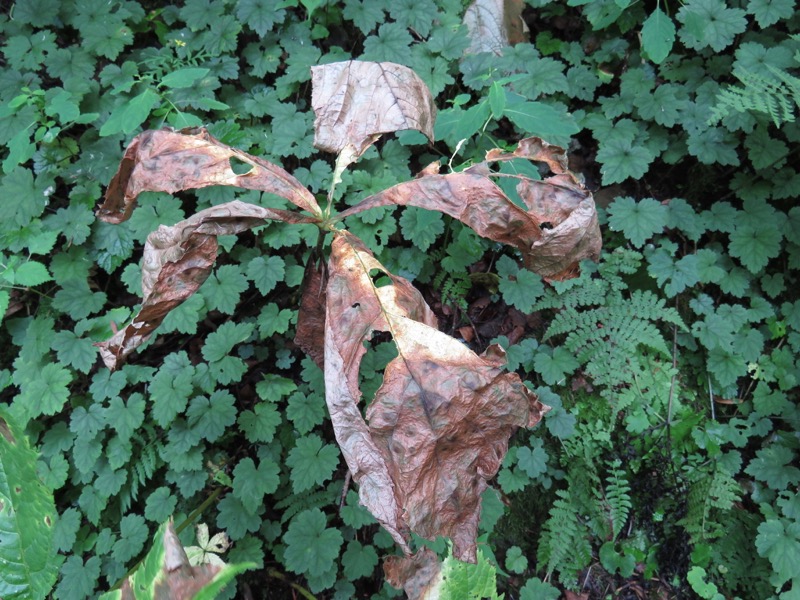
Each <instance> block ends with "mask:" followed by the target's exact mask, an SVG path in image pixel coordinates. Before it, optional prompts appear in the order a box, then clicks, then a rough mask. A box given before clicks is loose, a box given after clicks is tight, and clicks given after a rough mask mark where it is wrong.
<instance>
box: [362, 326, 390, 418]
mask: <svg viewBox="0 0 800 600" xmlns="http://www.w3.org/2000/svg"><path fill="white" fill-rule="evenodd" d="M364 348H366V350H367V352H366V354H364V358H362V359H361V365H360V367H359V370H358V372H359V381H360V385H361V393H362V398H363V399H364V403H363V404H362V405H361V408H362V410H364V411H365V410H366V408H367V406H369V405H370V404H371V403H372V400H373V399H374V398H375V392H377V391H378V388H379V387H381V385H382V384H383V372H384V369H386V365H388V364H389V362H391V361H392V359H394V358H395V357H396V356H397V346H395V344H394V341H393V340H392V336H391V335H390V334H388V333H386V332H375V334H374V336H373V337H372V339H370V340H364Z"/></svg>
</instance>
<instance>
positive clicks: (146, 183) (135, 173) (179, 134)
mask: <svg viewBox="0 0 800 600" xmlns="http://www.w3.org/2000/svg"><path fill="white" fill-rule="evenodd" d="M231 159H234V161H240V162H241V163H246V164H247V165H250V167H251V168H250V170H249V171H248V172H247V173H245V174H243V175H237V174H236V173H235V172H234V171H233V169H232V168H231ZM210 185H230V186H235V187H240V188H245V189H249V190H259V191H262V192H269V193H272V194H276V195H278V196H281V197H282V198H286V199H287V200H289V201H290V202H292V203H293V204H295V205H296V206H299V207H300V208H302V209H303V210H307V211H308V212H310V213H311V214H313V215H315V216H317V217H320V216H321V215H322V211H321V210H320V208H319V205H318V204H317V201H316V199H315V198H314V196H313V194H311V192H309V191H308V190H307V189H306V188H305V187H304V186H303V185H302V184H301V183H300V182H299V181H297V179H295V178H294V177H292V176H291V175H289V173H287V172H286V171H284V170H283V169H282V168H280V167H278V166H277V165H274V164H272V163H270V162H267V161H265V160H263V159H261V158H258V157H255V156H251V155H249V154H247V153H246V152H242V151H241V150H237V149H236V148H231V147H230V146H226V145H225V144H223V143H222V142H220V141H219V140H217V139H215V138H214V137H212V136H211V135H210V134H209V133H208V131H206V129H205V128H202V127H200V128H189V129H182V130H180V131H174V130H172V129H161V130H159V131H145V132H144V133H141V134H139V135H137V136H136V137H135V138H133V141H131V143H130V145H129V146H128V148H127V149H126V150H125V156H124V157H123V159H122V162H121V163H120V166H119V170H118V171H117V173H116V174H115V175H114V177H113V178H112V179H111V183H110V184H109V185H108V189H107V190H106V197H105V202H103V205H102V206H101V207H100V208H99V209H98V211H97V216H98V218H100V219H102V220H103V221H107V222H109V223H121V222H122V221H125V220H126V219H128V218H129V217H130V216H131V212H132V211H133V209H134V208H135V206H136V197H137V196H138V195H139V194H141V193H142V192H169V193H174V192H177V191H181V190H188V189H196V188H203V187H208V186H210Z"/></svg>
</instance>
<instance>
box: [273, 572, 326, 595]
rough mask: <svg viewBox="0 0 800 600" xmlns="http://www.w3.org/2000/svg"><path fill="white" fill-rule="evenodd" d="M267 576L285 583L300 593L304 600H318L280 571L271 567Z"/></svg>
mask: <svg viewBox="0 0 800 600" xmlns="http://www.w3.org/2000/svg"><path fill="white" fill-rule="evenodd" d="M267 575H269V576H270V577H274V578H275V579H280V580H281V581H283V582H284V583H286V584H288V585H289V586H290V587H291V588H292V589H293V590H295V591H296V592H297V593H299V594H300V595H301V596H302V597H303V598H307V599H308V600H317V597H316V596H315V595H314V594H312V593H311V592H309V591H308V590H307V589H306V588H304V587H303V586H302V585H300V584H299V583H295V582H294V581H290V580H289V578H288V577H287V576H286V575H284V574H283V573H281V572H280V571H278V570H277V569H275V568H273V567H270V568H269V569H267Z"/></svg>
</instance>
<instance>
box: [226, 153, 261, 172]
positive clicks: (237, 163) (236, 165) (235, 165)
mask: <svg viewBox="0 0 800 600" xmlns="http://www.w3.org/2000/svg"><path fill="white" fill-rule="evenodd" d="M229 162H230V164H231V171H233V172H234V173H236V174H237V175H247V174H248V173H249V172H250V171H252V170H253V169H254V168H255V167H253V165H251V164H250V163H246V162H244V161H243V160H242V159H240V158H237V157H235V156H231V157H230V159H229Z"/></svg>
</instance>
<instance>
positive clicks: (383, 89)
mask: <svg viewBox="0 0 800 600" xmlns="http://www.w3.org/2000/svg"><path fill="white" fill-rule="evenodd" d="M311 84H312V96H311V105H312V107H313V108H314V114H315V115H316V119H315V120H314V146H315V147H317V148H319V149H320V150H325V151H327V152H333V153H336V154H339V155H340V159H339V161H338V164H337V170H340V171H339V172H341V170H343V169H344V167H345V166H346V165H347V164H350V163H352V162H354V161H355V160H357V159H358V157H360V156H361V155H362V154H363V153H364V152H365V151H366V150H367V148H369V147H370V146H371V145H372V144H373V143H374V142H375V140H377V139H378V138H379V137H380V136H381V135H382V134H384V133H391V132H394V131H400V130H404V129H416V130H417V131H419V132H421V133H423V134H425V135H426V136H427V137H428V139H429V140H431V141H433V123H434V121H435V120H436V106H435V105H434V103H433V97H432V96H431V93H430V90H428V88H427V86H426V85H425V83H423V81H422V80H421V79H420V78H419V77H418V76H417V74H416V73H414V71H412V70H411V69H409V68H408V67H404V66H402V65H398V64H395V63H388V62H379V63H376V62H368V61H358V60H350V61H344V62H336V63H330V64H327V65H320V66H316V67H311Z"/></svg>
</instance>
